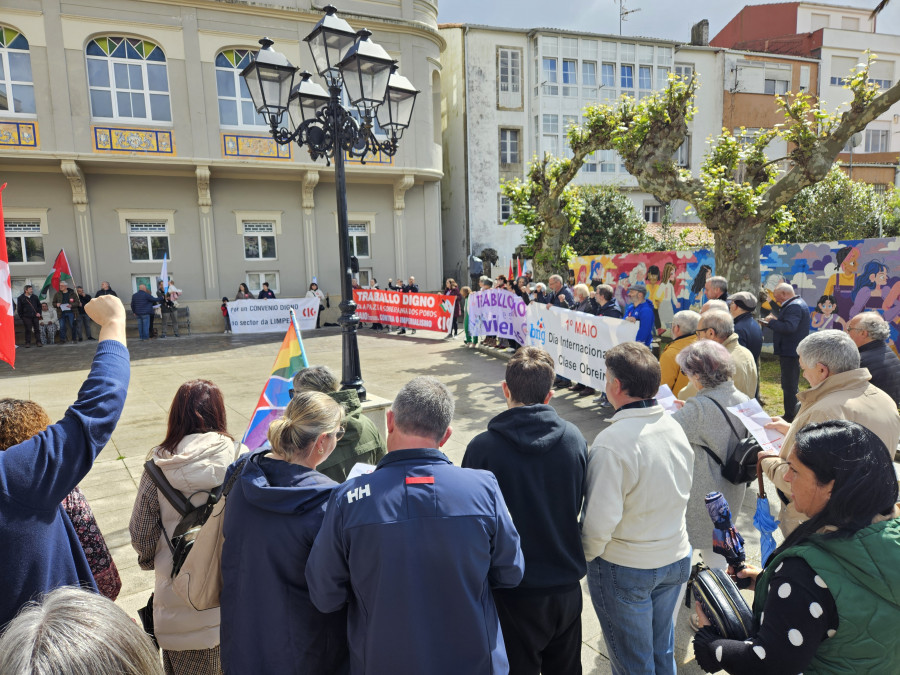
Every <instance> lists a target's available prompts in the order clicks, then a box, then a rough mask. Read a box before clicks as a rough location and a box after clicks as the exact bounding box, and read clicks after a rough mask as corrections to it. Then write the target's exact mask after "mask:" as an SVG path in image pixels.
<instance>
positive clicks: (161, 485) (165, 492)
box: [144, 459, 194, 518]
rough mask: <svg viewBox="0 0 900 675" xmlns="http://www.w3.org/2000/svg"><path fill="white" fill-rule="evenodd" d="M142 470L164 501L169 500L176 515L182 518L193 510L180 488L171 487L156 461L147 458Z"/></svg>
mask: <svg viewBox="0 0 900 675" xmlns="http://www.w3.org/2000/svg"><path fill="white" fill-rule="evenodd" d="M144 471H146V472H147V475H148V476H150V480H152V481H153V483H154V484H155V485H156V487H157V488H158V489H159V491H160V492H161V493H162V496H163V497H165V498H166V501H167V502H169V503H170V504H171V505H172V507H173V508H174V509H175V510H176V511H178V515H179V516H181V517H182V518H184V517H185V516H186V515H187V514H189V513H190V512H191V511H193V510H194V505H193V504H191V503H190V502H189V501H188V500H187V499H185V496H184V495H183V494H181V491H180V490H176V489H175V488H174V487H172V484H171V483H169V481H168V480H167V479H166V475H165V473H163V470H162V469H160V468H159V467H158V466H156V463H155V462H154V461H153V460H152V459H148V460H147V461H146V462H144Z"/></svg>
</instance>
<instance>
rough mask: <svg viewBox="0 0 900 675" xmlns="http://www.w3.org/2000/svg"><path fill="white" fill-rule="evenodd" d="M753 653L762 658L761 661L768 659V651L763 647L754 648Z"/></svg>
mask: <svg viewBox="0 0 900 675" xmlns="http://www.w3.org/2000/svg"><path fill="white" fill-rule="evenodd" d="M753 653H754V654H756V655H757V656H758V657H759V658H760V660H762V659H765V658H766V650H765V649H763V648H762V647H760V646H759V645H756V646H755V647H754V648H753Z"/></svg>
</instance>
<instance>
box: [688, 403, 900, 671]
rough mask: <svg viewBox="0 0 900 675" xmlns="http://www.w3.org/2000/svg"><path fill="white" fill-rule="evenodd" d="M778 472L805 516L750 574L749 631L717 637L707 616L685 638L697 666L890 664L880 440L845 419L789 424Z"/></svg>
mask: <svg viewBox="0 0 900 675" xmlns="http://www.w3.org/2000/svg"><path fill="white" fill-rule="evenodd" d="M788 463H789V465H790V468H789V470H788V474H787V480H788V482H789V483H790V484H791V493H792V494H791V496H792V498H793V501H794V503H795V504H796V505H797V508H798V510H799V511H800V512H801V513H803V514H804V515H805V516H807V518H808V520H806V521H805V522H804V523H802V524H801V525H800V526H799V527H798V528H797V529H796V530H794V532H792V533H791V534H790V536H788V538H787V539H786V540H785V542H784V543H783V544H782V545H781V546H780V547H778V549H776V550H775V552H774V553H773V554H772V555H771V556H770V558H769V560H768V561H766V566H765V569H763V570H760V569H755V568H747V570H746V572H744V571H742V572H739V573H738V576H739V577H751V578H752V579H753V580H754V586H755V590H756V595H755V598H754V602H753V617H754V633H753V635H751V637H750V639H748V640H746V641H738V640H725V639H722V637H721V636H720V635H719V634H718V633H717V632H716V631H715V629H713V628H712V627H711V626H710V625H709V621H708V620H707V618H706V616H704V615H703V612H702V610H701V609H700V607H699V605H698V606H697V612H698V618H699V619H700V624H701V626H702V628H701V630H700V631H699V632H698V633H697V635H696V637H695V638H694V653H695V655H696V657H697V663H698V664H699V665H700V667H701V668H703V669H704V670H705V671H707V672H716V671H720V670H724V671H725V672H728V673H733V674H735V675H740V674H742V673H754V674H763V673H800V672H803V673H806V675H810V673H832V674H837V673H867V675H877V674H880V673H883V674H884V675H888V674H889V673H896V672H897V667H898V666H897V664H898V663H900V634H898V632H897V627H898V626H900V578H898V574H897V570H898V569H900V509H898V506H897V496H898V488H897V476H896V474H895V472H894V467H893V465H892V464H891V460H890V455H889V454H888V452H887V449H886V448H885V447H884V443H882V442H881V440H880V439H879V438H878V437H877V436H876V435H875V434H873V433H872V432H871V431H869V430H868V429H866V428H865V427H862V426H860V425H858V424H856V423H854V422H848V421H846V420H837V421H832V422H823V423H821V424H809V425H807V426H805V427H804V428H803V429H801V430H800V432H799V433H798V434H797V438H796V441H795V444H794V447H793V450H792V451H791V455H790V457H789V458H788Z"/></svg>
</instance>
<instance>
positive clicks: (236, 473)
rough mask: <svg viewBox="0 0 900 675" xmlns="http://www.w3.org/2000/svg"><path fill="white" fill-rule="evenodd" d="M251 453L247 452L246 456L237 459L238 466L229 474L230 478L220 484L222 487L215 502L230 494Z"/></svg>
mask: <svg viewBox="0 0 900 675" xmlns="http://www.w3.org/2000/svg"><path fill="white" fill-rule="evenodd" d="M252 454H253V453H251V452H248V453H247V454H246V455H244V456H243V457H241V458H239V459H238V462H240V463H239V464H237V466H235V467H234V471H232V472H231V476H229V477H228V480H227V481H226V482H225V483H223V484H222V487H221V488H220V490H219V494H218V495H217V496H216V501H219V500H220V499H223V498H224V497H227V496H228V493H229V492H231V488H233V487H234V484H235V483H236V482H237V479H238V478H240V476H241V474H242V473H243V472H244V467H245V466H247V461H248V460H249V459H250V455H252Z"/></svg>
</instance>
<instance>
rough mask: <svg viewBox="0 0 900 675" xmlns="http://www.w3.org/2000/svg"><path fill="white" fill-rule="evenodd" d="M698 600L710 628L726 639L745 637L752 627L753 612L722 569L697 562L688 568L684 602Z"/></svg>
mask: <svg viewBox="0 0 900 675" xmlns="http://www.w3.org/2000/svg"><path fill="white" fill-rule="evenodd" d="M694 602H699V603H700V606H701V607H702V608H703V613H704V614H706V617H707V618H708V619H709V622H710V623H711V624H712V626H713V628H715V629H716V631H718V633H719V634H720V635H721V636H722V637H724V638H726V639H728V640H746V639H747V638H749V637H750V634H751V631H752V630H753V612H751V611H750V606H749V605H748V604H747V601H746V600H744V596H742V595H741V592H740V591H739V590H738V587H737V586H736V585H735V583H734V581H733V580H732V579H731V577H729V576H728V575H727V574H726V573H725V572H724V571H723V570H720V569H711V568H709V567H708V566H706V565H704V564H703V563H697V564H696V565H694V568H693V569H692V570H691V578H690V579H689V580H688V583H687V593H686V594H685V601H684V604H685V605H686V606H687V607H689V608H693V604H694Z"/></svg>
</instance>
